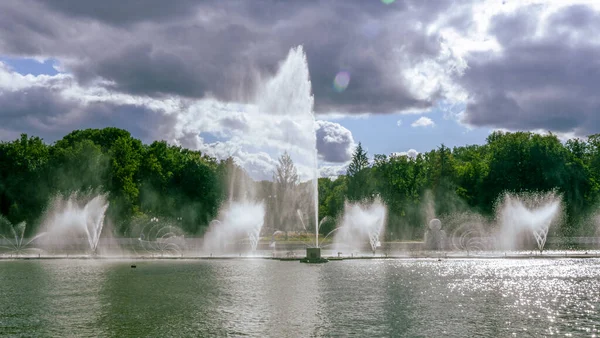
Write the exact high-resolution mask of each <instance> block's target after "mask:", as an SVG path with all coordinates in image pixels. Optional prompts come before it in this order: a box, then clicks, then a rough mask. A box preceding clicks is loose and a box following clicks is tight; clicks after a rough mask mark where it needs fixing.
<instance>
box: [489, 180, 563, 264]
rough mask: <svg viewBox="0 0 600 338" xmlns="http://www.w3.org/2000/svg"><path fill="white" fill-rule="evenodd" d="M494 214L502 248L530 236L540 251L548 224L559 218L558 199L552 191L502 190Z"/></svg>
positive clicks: (513, 246) (560, 203)
mask: <svg viewBox="0 0 600 338" xmlns="http://www.w3.org/2000/svg"><path fill="white" fill-rule="evenodd" d="M496 217H497V221H498V224H499V225H500V233H499V241H500V243H501V244H502V246H503V248H504V249H509V250H511V249H517V248H519V246H520V245H523V244H525V243H526V242H527V241H528V239H529V238H531V237H533V239H534V241H535V244H536V246H537V249H538V250H539V251H540V253H541V252H542V251H543V250H544V245H545V244H546V238H547V236H548V230H549V229H550V226H552V225H553V224H555V223H558V222H560V221H561V220H562V199H561V196H560V195H558V194H557V193H556V192H549V193H545V194H541V193H524V194H510V193H506V194H505V195H504V197H503V199H502V201H501V203H499V204H498V207H497V209H496ZM528 237H529V238H528Z"/></svg>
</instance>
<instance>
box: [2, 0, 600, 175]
mask: <svg viewBox="0 0 600 338" xmlns="http://www.w3.org/2000/svg"><path fill="white" fill-rule="evenodd" d="M596 3H598V1H591V0H590V1H584V0H579V1H575V0H573V1H568V0H558V1H550V0H547V1H527V0H519V1H517V0H491V1H469V0H455V1H450V0H447V1H446V0H430V1H423V0H396V1H392V0H383V1H381V0H330V1H326V0H321V1H318V0H314V1H288V0H253V1H247V0H204V1H192V0H174V1H163V0H127V1H121V0H103V1H92V0H90V1H82V0H54V1H42V0H39V1H35V0H4V1H1V2H0V140H12V139H15V138H16V137H17V136H18V135H19V134H20V133H28V134H33V135H38V136H41V137H43V138H44V139H45V140H46V141H47V142H53V141H55V140H57V139H59V138H61V137H62V136H64V135H65V134H67V133H68V132H70V131H71V130H73V129H81V128H102V127H106V126H116V127H121V128H125V129H127V130H129V131H130V132H131V133H132V134H133V135H134V136H135V137H138V138H140V139H142V140H143V141H144V142H151V141H153V140H158V139H164V140H167V141H169V142H171V143H174V144H179V145H182V146H185V147H190V148H194V149H200V150H203V151H205V152H207V153H210V154H212V155H215V156H218V157H226V156H234V157H235V158H236V160H237V161H238V162H239V163H241V164H242V165H243V166H244V167H245V168H247V169H248V170H249V171H250V172H251V173H252V174H253V176H255V177H257V178H265V177H270V176H271V172H272V169H273V166H274V165H275V163H276V159H277V157H278V155H279V154H280V153H281V151H283V150H289V149H287V148H286V147H288V146H293V145H294V144H303V142H305V141H306V140H307V139H310V138H311V137H314V135H315V134H313V133H312V131H311V133H309V134H310V135H306V134H305V133H304V132H303V131H302V130H304V129H306V128H305V123H304V122H303V121H304V118H305V117H306V116H305V113H306V112H304V111H303V109H304V110H306V109H308V110H310V109H311V108H310V107H313V108H312V109H314V113H315V116H316V119H317V128H316V129H317V130H316V138H317V140H316V143H317V146H318V150H319V154H318V162H319V164H320V167H321V174H322V175H335V174H339V173H341V172H343V170H344V166H345V165H346V163H347V161H348V160H349V157H350V154H351V151H352V149H353V147H354V146H355V145H356V144H357V143H358V142H362V143H363V145H364V146H365V147H366V148H367V149H368V151H369V154H371V155H372V154H391V153H400V152H407V151H408V150H409V149H413V152H414V150H416V151H418V152H425V151H428V150H430V149H433V148H435V147H437V146H439V145H440V144H441V143H444V144H446V145H448V146H456V145H464V144H473V143H483V142H484V141H485V138H486V136H487V135H488V134H489V133H490V131H492V130H496V129H502V130H531V131H539V132H545V131H552V132H554V133H557V134H558V135H560V136H561V137H574V136H586V135H589V134H593V133H598V132H600V114H599V113H598V112H599V111H600V109H599V108H600V98H599V96H598V95H597V90H598V88H600V57H599V55H600V6H599V5H597V4H596ZM299 45H301V46H302V49H301V50H300V49H295V50H294V51H292V52H291V53H290V50H291V49H292V48H295V47H297V46H299ZM304 62H307V67H308V68H307V70H306V66H305V65H304ZM309 79H310V80H309ZM308 81H310V82H308ZM311 95H312V96H311ZM281 112H283V115H286V117H287V118H288V120H285V119H283V120H282V119H277V118H275V117H273V116H281V115H282V113H281ZM295 117H297V119H295ZM289 118H291V119H289ZM309 129H310V128H309ZM290 151H291V152H292V153H293V152H294V151H293V150H290ZM295 156H299V157H301V156H306V154H305V153H303V152H302V151H297V152H296V153H295ZM303 170H305V169H303Z"/></svg>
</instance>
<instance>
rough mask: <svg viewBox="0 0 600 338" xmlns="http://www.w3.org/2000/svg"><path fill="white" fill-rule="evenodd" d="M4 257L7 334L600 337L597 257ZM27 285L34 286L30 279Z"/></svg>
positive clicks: (1, 280)
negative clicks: (133, 262) (133, 264)
mask: <svg viewBox="0 0 600 338" xmlns="http://www.w3.org/2000/svg"><path fill="white" fill-rule="evenodd" d="M129 265H130V262H128V261H122V260H116V261H109V260H102V261H100V260H92V261H90V260H50V261H23V260H21V261H18V260H15V261H1V262H0V269H2V271H3V272H5V273H2V274H0V285H2V292H3V293H2V294H3V307H0V332H2V333H3V334H8V335H16V336H19V335H34V336H46V335H50V336H52V335H56V334H57V333H60V332H63V333H64V332H73V333H77V334H81V335H86V336H106V335H108V336H132V335H133V336H165V335H168V336H227V335H229V336H253V337H267V336H270V337H294V336H302V337H306V336H343V337H344V336H350V335H359V336H367V337H369V336H370V337H382V336H383V337H390V336H394V337H413V336H422V337H471V336H476V335H477V336H482V337H508V336H513V335H515V336H534V337H539V336H551V335H557V336H565V335H572V336H574V337H579V336H587V337H589V336H594V335H598V334H599V332H598V331H599V328H600V317H599V316H598V307H599V306H600V293H599V292H598V290H599V289H600V279H598V276H599V275H600V259H594V258H590V259H560V260H557V259H535V260H531V259H473V260H460V259H454V260H442V261H437V260H429V259H420V260H410V259H407V260H368V261H367V260H356V261H343V262H332V263H329V264H325V265H318V266H314V265H313V266H310V265H305V264H298V263H290V262H279V261H269V260H211V261H205V260H177V261H164V260H163V261H160V260H157V261H152V260H147V261H143V262H142V261H138V262H137V269H131V268H130V267H129ZM23 279H25V280H27V283H23V282H22V281H23Z"/></svg>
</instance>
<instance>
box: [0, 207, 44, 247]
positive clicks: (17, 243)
mask: <svg viewBox="0 0 600 338" xmlns="http://www.w3.org/2000/svg"><path fill="white" fill-rule="evenodd" d="M0 223H2V225H3V226H2V228H8V229H9V233H10V234H9V235H7V236H6V235H3V234H0V239H2V240H3V241H4V243H0V248H3V249H6V250H8V252H10V253H11V254H15V255H17V256H19V255H21V254H23V253H25V252H27V251H41V249H39V248H33V247H31V246H30V245H31V244H32V243H33V242H35V241H36V240H38V239H39V238H41V237H42V236H44V235H45V233H40V234H37V235H35V236H34V237H33V238H29V239H26V238H25V229H26V228H27V224H26V223H25V222H21V223H18V224H17V225H13V224H12V223H11V222H10V221H8V220H7V219H6V218H4V217H3V216H1V215H0Z"/></svg>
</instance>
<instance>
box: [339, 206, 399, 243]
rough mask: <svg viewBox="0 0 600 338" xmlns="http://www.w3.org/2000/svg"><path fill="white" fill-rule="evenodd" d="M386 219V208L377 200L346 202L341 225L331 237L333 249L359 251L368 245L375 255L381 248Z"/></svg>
mask: <svg viewBox="0 0 600 338" xmlns="http://www.w3.org/2000/svg"><path fill="white" fill-rule="evenodd" d="M386 217H387V208H386V206H385V205H384V204H383V202H382V201H381V200H380V199H379V198H376V199H375V200H374V201H373V202H371V203H349V202H346V203H345V205H344V216H343V218H342V222H341V225H340V226H339V227H338V228H337V229H336V230H335V235H334V237H333V247H334V249H335V250H338V251H340V250H344V249H346V250H347V249H350V250H360V249H361V248H362V247H363V246H364V245H365V244H366V243H368V244H369V249H370V250H371V252H373V253H375V251H376V250H377V248H378V247H380V246H381V240H382V234H383V231H384V227H385V221H386Z"/></svg>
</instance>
